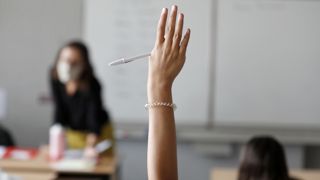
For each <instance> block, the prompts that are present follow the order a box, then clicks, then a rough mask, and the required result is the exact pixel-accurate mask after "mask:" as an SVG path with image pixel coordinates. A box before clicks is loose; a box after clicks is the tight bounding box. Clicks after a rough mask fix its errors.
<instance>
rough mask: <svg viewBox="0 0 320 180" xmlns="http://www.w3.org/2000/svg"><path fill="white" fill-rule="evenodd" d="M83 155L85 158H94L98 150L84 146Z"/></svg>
mask: <svg viewBox="0 0 320 180" xmlns="http://www.w3.org/2000/svg"><path fill="white" fill-rule="evenodd" d="M83 157H84V158H85V159H96V158H97V157H98V152H97V151H96V149H95V148H94V147H86V148H85V149H84V153H83Z"/></svg>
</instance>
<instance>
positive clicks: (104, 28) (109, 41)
mask: <svg viewBox="0 0 320 180" xmlns="http://www.w3.org/2000/svg"><path fill="white" fill-rule="evenodd" d="M173 4H177V5H178V6H179V8H180V9H181V10H182V12H184V14H185V17H186V18H185V19H186V20H185V24H186V26H187V27H190V28H191V32H192V33H191V34H192V35H191V39H190V44H189V47H188V54H187V61H186V64H185V67H184V69H183V71H182V73H181V74H180V76H179V77H178V79H176V82H175V86H174V91H173V94H174V102H175V103H176V104H177V106H178V109H177V111H176V121H177V124H178V125H179V124H183V125H206V124H207V122H208V116H209V114H210V113H209V109H208V105H209V101H210V98H209V70H210V57H209V54H210V52H209V51H210V45H211V42H210V36H211V34H210V32H211V10H212V7H211V0H204V1H202V2H201V3H198V2H196V1H194V0H183V1H182V0H181V1H178V0H176V1H174V0H165V1H160V0H134V1H133V0H90V1H89V0H88V1H85V5H84V38H85V40H86V42H87V43H88V44H89V46H90V47H91V52H92V58H93V60H94V66H95V70H96V74H97V75H98V78H99V79H100V81H101V82H102V83H103V85H104V86H105V87H104V89H105V91H104V95H105V98H104V99H105V104H106V106H107V108H108V109H109V110H110V112H111V114H112V117H113V119H114V121H115V122H116V123H117V122H120V123H147V112H146V111H145V109H144V104H145V103H146V102H147V99H146V94H147V93H146V84H147V83H146V82H147V60H142V61H139V62H133V63H129V64H126V65H122V66H117V67H108V66H107V65H108V63H109V62H110V61H112V60H115V59H118V58H121V57H123V56H125V57H129V56H134V55H138V54H141V53H146V52H150V51H151V49H152V48H153V44H154V40H155V31H156V24H157V21H158V18H159V15H160V12H161V9H162V8H163V7H168V8H170V7H171V5H173Z"/></svg>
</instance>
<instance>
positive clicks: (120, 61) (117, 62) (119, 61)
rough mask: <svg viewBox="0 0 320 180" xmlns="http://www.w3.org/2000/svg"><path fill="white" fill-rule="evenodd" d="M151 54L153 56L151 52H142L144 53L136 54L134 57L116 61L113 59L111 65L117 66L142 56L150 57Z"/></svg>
mask: <svg viewBox="0 0 320 180" xmlns="http://www.w3.org/2000/svg"><path fill="white" fill-rule="evenodd" d="M149 56H151V54H150V53H147V54H142V55H139V56H134V57H131V58H121V59H118V60H116V61H113V62H111V63H109V66H115V65H119V64H126V63H128V62H132V61H135V60H138V59H142V58H145V57H149Z"/></svg>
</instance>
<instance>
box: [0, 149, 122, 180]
mask: <svg viewBox="0 0 320 180" xmlns="http://www.w3.org/2000/svg"><path fill="white" fill-rule="evenodd" d="M47 157H48V156H47V153H46V151H44V150H41V151H40V152H39V154H38V155H37V157H35V158H34V159H32V160H25V161H22V160H13V159H2V160H0V168H1V169H3V170H4V171H5V172H8V173H9V174H13V175H18V176H22V177H24V179H52V176H53V175H55V174H59V173H77V174H82V173H83V174H95V175H112V176H113V175H114V174H115V173H116V170H117V165H118V161H117V158H116V156H110V157H102V158H101V159H100V160H99V162H98V164H97V165H96V167H95V168H93V169H88V170H81V171H79V170H60V169H59V170H57V169H54V168H52V167H51V165H50V163H49V161H48V160H47ZM38 176H39V178H32V177H38ZM40 177H43V178H40ZM44 177H46V178H44Z"/></svg>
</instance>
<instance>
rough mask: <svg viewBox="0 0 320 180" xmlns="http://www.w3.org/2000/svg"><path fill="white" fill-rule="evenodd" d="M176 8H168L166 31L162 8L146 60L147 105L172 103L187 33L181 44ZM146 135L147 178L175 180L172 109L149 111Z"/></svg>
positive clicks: (182, 62) (151, 109)
mask: <svg viewBox="0 0 320 180" xmlns="http://www.w3.org/2000/svg"><path fill="white" fill-rule="evenodd" d="M177 9H178V8H177V6H173V7H172V10H171V16H170V18H169V19H170V20H169V26H168V30H167V32H165V28H166V21H167V16H168V10H167V9H163V10H162V13H161V17H160V20H159V24H158V29H157V38H156V43H155V47H154V48H153V50H152V52H151V57H150V60H149V74H148V101H149V103H155V102H166V103H172V94H171V87H172V84H173V81H174V79H175V78H176V76H177V75H178V74H179V72H180V71H181V69H182V67H183V64H184V62H185V59H186V49H187V45H188V41H189V38H190V30H189V29H188V30H187V32H186V34H185V35H184V38H183V40H182V41H181V36H182V29H183V18H184V17H183V14H179V17H178V22H177V27H176V16H177ZM148 133H149V134H148V179H149V180H177V179H178V167H177V149H176V129H175V120H174V114H173V108H170V107H156V108H150V109H149V132H148Z"/></svg>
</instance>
